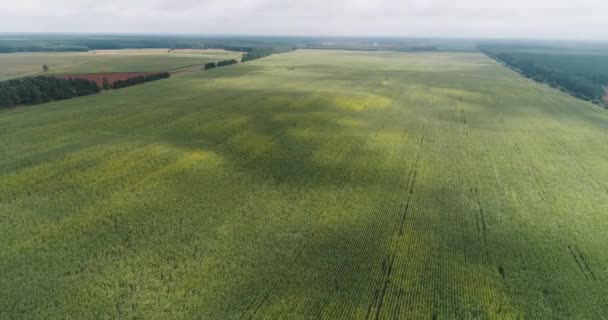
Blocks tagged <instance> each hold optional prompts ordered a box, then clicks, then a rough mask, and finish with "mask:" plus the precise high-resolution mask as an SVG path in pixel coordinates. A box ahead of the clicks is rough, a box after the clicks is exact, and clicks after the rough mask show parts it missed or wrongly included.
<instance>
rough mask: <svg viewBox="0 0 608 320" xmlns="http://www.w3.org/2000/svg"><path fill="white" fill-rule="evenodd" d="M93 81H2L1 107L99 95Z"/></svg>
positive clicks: (43, 79)
mask: <svg viewBox="0 0 608 320" xmlns="http://www.w3.org/2000/svg"><path fill="white" fill-rule="evenodd" d="M98 92H99V88H98V87H97V84H95V82H93V81H89V80H85V79H68V80H64V79H57V78H53V77H45V76H37V77H27V78H21V79H13V80H8V81H0V107H14V106H17V105H33V104H39V103H45V102H50V101H56V100H64V99H69V98H73V97H80V96H86V95H89V94H94V93H98Z"/></svg>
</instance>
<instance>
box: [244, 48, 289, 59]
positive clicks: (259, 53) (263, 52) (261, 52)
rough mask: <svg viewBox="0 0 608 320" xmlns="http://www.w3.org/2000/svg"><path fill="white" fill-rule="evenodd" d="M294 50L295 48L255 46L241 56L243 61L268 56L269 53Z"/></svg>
mask: <svg viewBox="0 0 608 320" xmlns="http://www.w3.org/2000/svg"><path fill="white" fill-rule="evenodd" d="M292 50H294V49H293V48H281V49H277V48H255V49H253V50H251V51H249V52H245V54H243V57H242V58H241V62H246V61H251V60H255V59H260V58H264V57H268V56H269V55H272V54H275V53H285V52H289V51H292Z"/></svg>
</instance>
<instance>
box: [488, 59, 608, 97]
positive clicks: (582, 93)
mask: <svg viewBox="0 0 608 320" xmlns="http://www.w3.org/2000/svg"><path fill="white" fill-rule="evenodd" d="M483 52H484V53H485V54H486V55H487V56H489V57H491V58H493V59H495V60H497V61H499V62H502V63H503V64H505V65H507V66H508V67H510V68H512V69H514V70H515V71H517V72H519V73H521V74H522V75H524V76H525V77H527V78H530V79H532V80H535V81H538V82H542V83H546V84H548V85H550V86H552V87H554V88H557V89H560V90H562V91H565V92H567V93H569V94H571V95H573V96H575V97H577V98H580V99H583V100H587V101H590V102H593V103H596V104H599V105H603V102H602V98H603V96H604V87H603V86H604V85H605V84H608V74H606V73H601V72H599V71H597V70H594V69H593V66H592V67H590V68H586V67H589V66H585V65H583V63H586V62H585V61H587V60H588V59H589V58H588V57H585V56H581V57H580V61H578V60H579V58H578V57H574V56H572V55H567V56H564V57H560V56H557V55H544V54H529V53H526V54H523V53H515V52H494V51H489V50H483ZM587 69H589V70H587ZM595 69H597V66H595Z"/></svg>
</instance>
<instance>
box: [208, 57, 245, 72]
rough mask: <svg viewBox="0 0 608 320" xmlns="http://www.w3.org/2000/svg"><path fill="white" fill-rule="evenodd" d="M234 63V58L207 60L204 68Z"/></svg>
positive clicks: (235, 61)
mask: <svg viewBox="0 0 608 320" xmlns="http://www.w3.org/2000/svg"><path fill="white" fill-rule="evenodd" d="M236 63H238V61H237V60H234V59H230V60H222V61H218V62H207V63H205V66H204V69H205V70H208V69H213V68H217V67H223V66H229V65H231V64H236Z"/></svg>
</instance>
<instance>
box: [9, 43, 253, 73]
mask: <svg viewBox="0 0 608 320" xmlns="http://www.w3.org/2000/svg"><path fill="white" fill-rule="evenodd" d="M167 51H168V50H167V49H130V50H128V49H127V50H97V51H91V52H61V53H5V54H0V66H2V68H0V80H5V79H8V78H14V77H19V76H25V75H32V74H38V73H41V72H42V65H44V64H46V65H48V66H49V68H50V69H49V71H48V73H49V74H53V73H96V72H153V71H167V70H173V69H178V68H184V67H187V66H191V65H201V64H204V63H206V62H210V61H218V60H226V59H237V58H239V57H240V56H241V55H242V54H241V53H239V52H233V51H224V50H216V49H212V50H173V51H171V52H167Z"/></svg>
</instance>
